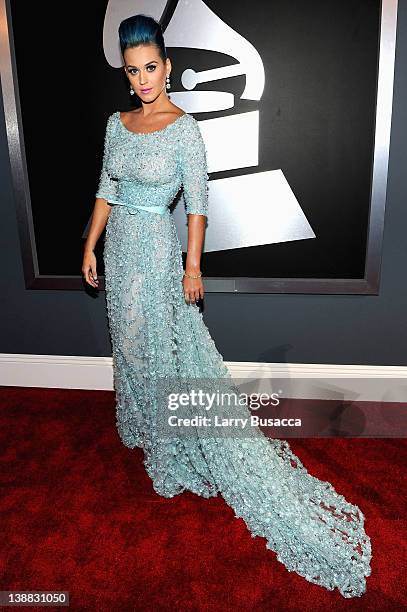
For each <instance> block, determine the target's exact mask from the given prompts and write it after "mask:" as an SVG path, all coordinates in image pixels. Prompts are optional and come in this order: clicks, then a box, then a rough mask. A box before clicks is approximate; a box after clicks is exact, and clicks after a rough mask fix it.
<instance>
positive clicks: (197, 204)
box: [179, 117, 209, 216]
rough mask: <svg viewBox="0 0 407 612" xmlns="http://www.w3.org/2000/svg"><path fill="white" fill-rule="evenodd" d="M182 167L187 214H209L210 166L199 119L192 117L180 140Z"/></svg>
mask: <svg viewBox="0 0 407 612" xmlns="http://www.w3.org/2000/svg"><path fill="white" fill-rule="evenodd" d="M179 158H180V169H181V180H182V186H183V198H184V202H185V209H186V213H187V214H193V215H205V216H208V199H209V198H208V195H209V187H208V178H209V177H208V166H207V154H206V148H205V143H204V140H203V137H202V134H201V130H200V127H199V124H198V121H197V120H196V119H194V117H191V120H190V121H188V122H187V124H186V125H185V126H184V129H183V137H182V138H181V140H180V153H179Z"/></svg>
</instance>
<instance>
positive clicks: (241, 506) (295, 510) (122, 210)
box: [98, 113, 371, 598]
mask: <svg viewBox="0 0 407 612" xmlns="http://www.w3.org/2000/svg"><path fill="white" fill-rule="evenodd" d="M118 119H119V117H118V113H113V115H111V116H110V117H109V120H108V123H107V129H106V137H105V151H104V158H103V167H102V171H101V177H100V184H99V191H98V193H99V194H102V195H100V197H106V199H107V201H109V202H110V203H111V202H113V200H120V202H122V203H124V204H126V203H128V204H144V205H146V206H153V205H155V206H159V205H163V204H166V205H167V206H169V205H170V204H171V203H172V201H173V199H174V197H175V195H176V194H177V192H178V191H179V189H180V187H181V185H183V187H184V196H185V201H186V209H187V212H189V213H192V214H207V210H208V207H207V196H208V187H207V179H208V175H207V167H206V153H205V150H204V144H203V140H202V136H201V133H200V130H199V126H198V123H197V122H196V120H195V119H194V118H193V117H191V116H190V115H186V116H183V120H182V121H177V122H175V123H174V124H173V125H172V126H170V128H169V129H165V130H160V131H159V132H152V133H150V134H143V137H142V138H138V137H136V138H133V135H132V133H130V132H129V133H126V131H124V130H119V129H117V127H118V123H117V120H118ZM137 136H138V135H137ZM114 179H115V180H114ZM104 262H105V288H106V302H107V312H108V321H109V331H110V336H111V341H112V349H113V375H114V387H115V391H116V425H117V430H118V433H119V436H120V438H121V440H122V442H123V444H124V445H126V446H127V447H129V448H135V447H140V448H143V450H144V465H145V468H146V471H147V473H148V474H149V476H150V478H151V480H152V483H153V487H154V490H155V491H156V492H157V493H158V494H159V495H162V496H164V497H167V498H171V497H173V496H175V495H178V494H180V493H182V492H183V491H185V490H189V491H192V492H193V493H196V494H197V495H200V496H202V497H205V498H209V497H213V496H217V495H218V494H219V493H220V494H221V495H222V497H223V499H224V500H225V501H226V503H227V504H229V506H230V507H231V508H233V510H234V513H235V516H236V517H241V518H242V519H243V520H244V521H245V524H246V525H247V527H248V529H249V531H250V532H251V535H252V537H256V536H261V537H264V538H266V540H267V543H266V546H267V548H269V549H271V550H273V551H275V553H276V555H277V559H278V560H279V561H280V562H281V563H283V564H284V565H285V567H286V568H287V569H288V570H289V571H295V572H297V573H298V574H299V575H301V576H303V577H304V578H306V579H307V580H308V581H309V582H312V583H315V584H319V585H321V586H323V587H325V588H327V589H329V590H333V589H334V588H338V590H339V592H340V593H341V594H342V595H343V597H345V598H351V597H357V596H360V595H362V594H363V593H364V592H365V590H366V577H367V576H369V575H370V572H371V570H370V560H371V543H370V539H369V537H368V535H366V533H365V530H364V520H365V517H364V515H363V513H362V512H361V510H360V509H359V508H358V507H357V506H355V505H353V504H351V503H349V502H348V501H347V500H346V499H345V498H344V497H343V496H342V495H340V494H339V493H337V492H336V491H335V489H334V487H333V486H332V485H331V484H330V483H328V482H324V481H321V480H319V479H317V478H315V477H313V476H312V475H310V474H309V473H308V472H307V470H306V468H305V467H304V466H303V464H302V463H301V461H300V459H299V458H298V457H296V456H295V455H294V454H293V452H292V451H291V449H290V446H289V444H288V442H286V441H285V440H273V439H269V438H267V437H266V436H265V435H264V434H263V433H262V431H261V430H260V428H251V429H252V430H253V435H252V437H251V438H250V439H248V438H244V439H240V438H238V437H230V436H229V437H228V436H227V435H222V434H221V435H219V436H218V437H217V438H215V437H208V436H204V435H202V434H201V432H200V430H199V428H194V429H193V430H192V431H191V434H190V435H189V437H181V436H179V437H176V436H173V437H172V438H169V437H167V438H165V437H163V436H161V435H160V432H159V427H158V425H159V418H160V406H159V396H158V394H157V381H159V380H161V379H163V378H168V379H174V378H175V379H179V380H180V387H181V380H185V379H188V378H192V379H194V378H207V379H213V380H219V379H222V380H224V381H226V383H227V381H230V387H231V388H234V386H233V383H232V381H231V377H230V374H229V371H228V369H227V367H226V365H225V363H224V361H223V358H222V355H221V354H220V353H219V351H218V350H217V348H216V346H215V343H214V341H213V339H212V337H211V335H210V333H209V331H208V329H207V327H206V325H205V323H204V320H203V317H202V314H201V313H200V311H199V308H198V307H197V306H196V304H187V303H186V302H185V300H184V296H183V290H182V282H181V281H182V274H183V265H182V251H181V245H180V242H179V238H178V235H177V232H176V227H175V223H174V221H173V217H172V215H171V214H170V211H169V209H168V208H167V210H166V212H165V213H164V214H156V213H154V212H152V211H149V210H143V209H137V208H133V209H132V210H130V208H128V207H127V206H126V205H124V206H115V205H114V203H113V204H112V211H111V214H110V216H109V219H108V223H107V227H106V235H105V242H104ZM249 416H250V413H249V411H248V409H247V407H245V406H243V407H242V406H240V407H238V408H236V407H233V417H246V418H247V417H249Z"/></svg>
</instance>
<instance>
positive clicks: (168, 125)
mask: <svg viewBox="0 0 407 612" xmlns="http://www.w3.org/2000/svg"><path fill="white" fill-rule="evenodd" d="M186 115H188V113H184V114H183V115H179V116H178V117H177V118H176V119H175V120H174V121H171V123H167V125H166V126H164V127H163V128H161V129H160V130H154V131H153V132H133V130H129V128H127V127H126V126H125V125H124V123H123V121H122V119H121V117H120V111H117V118H118V120H119V123H120V125H121V126H122V128H123V129H124V130H125V131H126V132H128V133H129V134H132V135H133V136H151V135H153V134H159V133H160V132H164V131H165V130H167V129H168V128H169V127H171V126H172V125H174V124H175V123H177V121H179V120H180V119H182V118H183V117H185V116H186Z"/></svg>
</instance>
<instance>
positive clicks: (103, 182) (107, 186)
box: [96, 115, 117, 202]
mask: <svg viewBox="0 0 407 612" xmlns="http://www.w3.org/2000/svg"><path fill="white" fill-rule="evenodd" d="M113 117H114V115H110V116H109V118H108V120H107V123H106V131H105V140H104V149H103V161H102V169H101V172H100V176H99V184H98V189H97V192H96V197H97V198H104V199H105V200H106V201H107V202H115V201H116V200H117V181H115V180H114V179H112V177H111V176H110V175H109V172H108V170H107V164H108V160H109V155H110V152H111V136H112V129H113Z"/></svg>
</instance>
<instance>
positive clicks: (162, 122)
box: [119, 105, 187, 131]
mask: <svg viewBox="0 0 407 612" xmlns="http://www.w3.org/2000/svg"><path fill="white" fill-rule="evenodd" d="M186 114H187V113H186V112H185V111H183V110H182V108H179V107H178V106H175V105H173V106H172V107H170V108H168V109H166V110H163V111H159V112H155V113H151V116H147V117H144V116H143V109H141V108H136V109H134V110H130V111H119V117H120V119H121V121H122V122H123V124H124V125H125V127H127V128H128V129H130V130H134V131H144V130H150V131H151V130H161V129H162V128H164V127H166V126H167V125H168V124H169V123H172V122H173V121H175V120H176V119H178V118H179V117H182V116H183V115H186Z"/></svg>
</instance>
